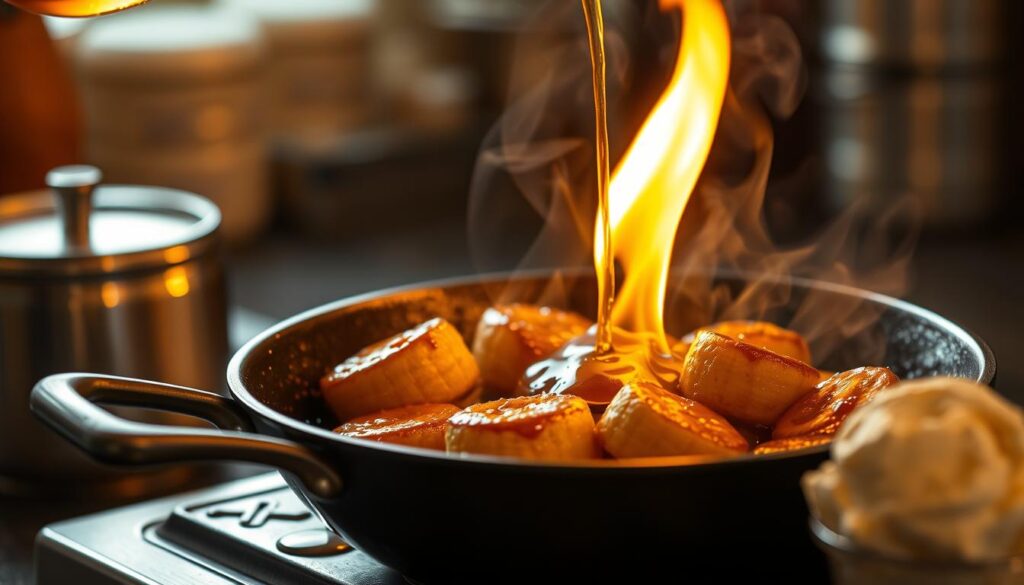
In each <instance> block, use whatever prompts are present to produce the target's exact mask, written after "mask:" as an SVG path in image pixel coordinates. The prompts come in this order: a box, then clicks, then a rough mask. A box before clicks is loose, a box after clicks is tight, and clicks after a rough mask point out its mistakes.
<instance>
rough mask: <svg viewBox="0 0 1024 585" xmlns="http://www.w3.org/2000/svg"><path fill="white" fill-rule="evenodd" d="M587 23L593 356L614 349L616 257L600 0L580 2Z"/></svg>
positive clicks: (583, 0)
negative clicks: (593, 182)
mask: <svg viewBox="0 0 1024 585" xmlns="http://www.w3.org/2000/svg"><path fill="white" fill-rule="evenodd" d="M580 1H581V2H582V4H583V16H584V18H585V19H586V23H587V41H588V43H589V48H590V67H591V72H592V76H593V87H594V150H595V161H596V163H597V218H596V220H595V222H594V223H595V225H594V269H595V271H596V273H597V299H598V301H597V334H596V339H595V341H594V351H595V353H597V354H599V355H601V354H607V353H609V352H611V351H612V349H613V345H612V344H613V341H612V331H611V322H610V319H611V312H612V304H613V303H614V302H615V258H614V257H613V255H612V226H611V221H610V219H609V217H608V213H609V203H608V184H609V183H610V182H611V169H610V166H609V162H608V150H609V147H608V101H607V98H608V90H607V82H606V71H607V67H606V63H605V52H604V15H603V14H602V13H601V0H580Z"/></svg>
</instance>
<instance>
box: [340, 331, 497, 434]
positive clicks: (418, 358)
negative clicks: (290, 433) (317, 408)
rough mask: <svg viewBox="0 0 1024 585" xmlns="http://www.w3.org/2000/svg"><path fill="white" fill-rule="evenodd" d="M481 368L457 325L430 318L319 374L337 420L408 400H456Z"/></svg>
mask: <svg viewBox="0 0 1024 585" xmlns="http://www.w3.org/2000/svg"><path fill="white" fill-rule="evenodd" d="M479 377H480V370H479V369H478V368H477V366H476V362H475V361H473V354H471V353H470V352H469V348H467V347H466V343H465V342H464V341H463V340H462V336H461V335H459V332H458V330H456V329H455V327H454V326H452V324H451V323H449V322H447V321H445V320H444V319H441V318H434V319H431V320H429V321H427V322H425V323H422V324H420V325H418V326H416V327H414V328H412V329H409V330H408V331H405V332H402V333H399V334H398V335H395V336H394V337H391V338H389V339H385V340H383V341H380V342H377V343H375V344H373V345H370V346H368V347H366V348H364V349H363V350H362V351H360V352H359V353H357V354H356V355H354V356H352V357H350V358H348V359H347V360H345V361H344V362H342V363H340V364H338V365H337V366H336V367H335V368H334V371H332V372H331V373H329V374H328V375H326V376H324V377H323V378H322V379H321V380H320V389H321V391H322V392H323V395H324V399H325V400H326V401H327V404H328V405H329V406H330V407H331V410H333V411H334V414H335V416H337V417H338V420H341V421H347V420H349V419H351V418H353V417H357V416H362V415H366V414H370V413H372V412H378V411H381V410H387V409H389V408H397V407H399V406H408V405H412V404H430V403H435V404H438V403H457V402H459V401H460V400H461V399H462V397H464V396H465V395H467V394H469V393H470V392H472V391H473V390H474V388H475V387H476V385H477V380H478V379H479Z"/></svg>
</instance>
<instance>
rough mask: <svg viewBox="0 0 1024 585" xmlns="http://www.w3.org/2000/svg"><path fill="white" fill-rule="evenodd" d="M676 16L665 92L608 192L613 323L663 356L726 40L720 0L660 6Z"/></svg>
mask: <svg viewBox="0 0 1024 585" xmlns="http://www.w3.org/2000/svg"><path fill="white" fill-rule="evenodd" d="M661 8H662V9H663V10H667V9H669V8H681V9H682V10H683V30H682V40H681V42H680V46H679V57H678V60H677V62H676V66H675V71H674V72H673V74H672V80H671V82H670V83H669V85H668V88H667V89H666V90H665V92H664V93H663V94H662V96H661V98H660V99H659V100H658V103H657V104H656V105H655V107H654V109H653V110H652V111H651V114H650V115H649V116H648V117H647V120H646V121H645V122H644V125H643V126H642V127H641V129H640V131H639V133H638V134H637V136H636V138H635V139H634V141H633V144H632V145H631V146H630V147H629V150H627V151H626V154H625V156H624V157H623V159H622V161H621V162H620V163H619V166H618V168H617V169H616V171H615V174H614V176H613V177H612V181H611V185H610V187H609V207H610V209H609V219H610V222H611V227H612V230H611V231H612V249H613V251H614V255H615V257H616V258H617V259H618V260H619V261H620V262H621V264H622V267H623V268H624V270H625V280H624V282H623V286H622V290H621V292H620V293H619V297H618V299H617V300H616V302H615V306H614V308H613V310H612V315H611V316H612V323H613V324H614V325H616V326H619V327H622V328H625V329H627V330H631V331H637V332H646V333H651V334H653V335H654V336H655V339H656V341H657V342H658V343H659V344H660V346H661V349H662V350H663V351H666V352H667V351H668V342H667V340H666V338H665V327H664V320H663V319H664V310H665V289H666V286H667V285H668V271H669V263H670V262H671V260H672V244H673V242H674V240H675V235H676V229H677V227H678V225H679V222H680V220H681V218H682V215H683V210H684V209H685V208H686V203H687V201H689V199H690V195H691V194H692V193H693V190H694V186H695V185H696V183H697V178H698V177H699V176H700V173H701V170H702V169H703V168H704V163H705V161H706V160H707V157H708V152H709V151H710V150H711V143H712V141H713V139H714V136H715V129H716V128H717V126H718V118H719V115H720V113H721V110H722V103H723V100H724V99H725V92H726V87H727V85H728V77H729V60H730V55H729V51H730V46H729V45H730V38H729V25H728V20H727V19H726V16H725V11H724V9H723V7H722V4H721V2H720V1H719V0H661Z"/></svg>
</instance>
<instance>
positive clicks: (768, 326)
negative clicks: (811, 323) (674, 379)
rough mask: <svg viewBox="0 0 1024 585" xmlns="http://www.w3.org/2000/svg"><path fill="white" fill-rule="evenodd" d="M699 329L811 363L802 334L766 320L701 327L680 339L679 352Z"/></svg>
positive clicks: (686, 347) (724, 322)
mask: <svg viewBox="0 0 1024 585" xmlns="http://www.w3.org/2000/svg"><path fill="white" fill-rule="evenodd" d="M700 331H711V332H714V333H718V334H719V335H724V336H726V337H730V338H732V339H735V340H736V341H742V342H743V343H746V344H748V345H753V346H755V347H760V348H762V349H767V350H768V351H771V352H774V353H777V354H779V355H783V356H786V357H791V358H793V359H795V360H799V361H801V362H803V363H805V364H810V363H811V349H810V347H808V345H807V341H805V340H804V338H803V336H802V335H800V334H799V333H797V332H796V331H790V330H789V329H783V328H782V327H779V326H778V325H775V324H774V323H768V322H767V321H721V322H718V323H715V324H713V325H708V326H707V327H701V328H700V329H698V330H697V331H694V332H692V333H690V334H688V335H686V336H684V337H683V338H682V339H681V340H680V348H685V349H683V351H682V352H681V353H683V354H685V353H686V351H685V350H686V349H689V345H690V344H691V343H693V340H694V338H695V337H696V335H697V333H698V332H700ZM677 351H678V350H677Z"/></svg>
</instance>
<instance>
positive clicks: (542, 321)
mask: <svg viewBox="0 0 1024 585" xmlns="http://www.w3.org/2000/svg"><path fill="white" fill-rule="evenodd" d="M590 325H591V323H590V321H589V320H587V319H585V318H583V317H582V316H580V315H577V314H576V313H571V312H568V311H560V310H558V309H552V308H550V307H538V306H535V305H523V304H512V305H495V306H493V307H491V308H489V309H487V310H486V311H485V312H484V314H483V317H481V318H480V322H479V324H478V325H477V328H476V336H475V337H474V338H473V357H475V358H476V362H477V364H479V366H480V375H481V378H482V380H483V383H484V385H485V386H486V387H487V389H488V390H491V391H494V392H496V393H497V394H500V395H511V394H513V393H515V391H516V389H517V387H518V386H519V380H520V378H522V377H523V372H525V371H526V368H528V367H529V366H530V365H532V364H533V363H535V362H537V361H539V360H542V359H544V358H546V357H548V356H549V355H551V354H553V353H554V352H555V351H556V350H557V349H558V348H560V347H562V345H564V344H565V343H566V342H567V341H569V340H570V339H573V338H574V337H578V336H580V335H582V334H583V333H585V332H586V330H587V328H588V327H590Z"/></svg>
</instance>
